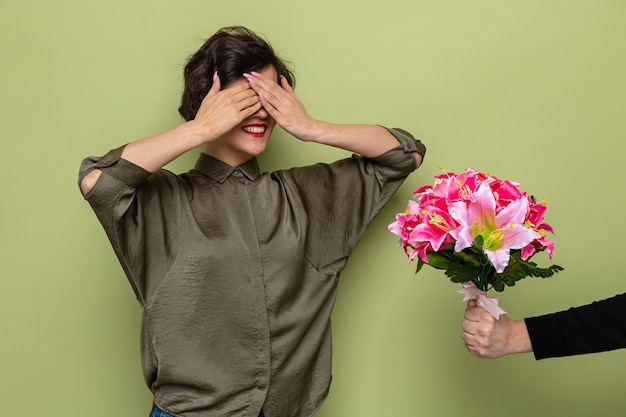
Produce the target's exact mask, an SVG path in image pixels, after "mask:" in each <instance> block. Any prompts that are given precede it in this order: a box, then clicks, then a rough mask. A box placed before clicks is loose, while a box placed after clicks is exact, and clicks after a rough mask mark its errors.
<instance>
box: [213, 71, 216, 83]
mask: <svg viewBox="0 0 626 417" xmlns="http://www.w3.org/2000/svg"><path fill="white" fill-rule="evenodd" d="M216 80H217V71H215V72H214V73H213V81H216Z"/></svg>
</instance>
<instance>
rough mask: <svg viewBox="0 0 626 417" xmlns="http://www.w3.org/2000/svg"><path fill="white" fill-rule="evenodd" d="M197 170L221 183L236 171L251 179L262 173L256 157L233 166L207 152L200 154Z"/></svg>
mask: <svg viewBox="0 0 626 417" xmlns="http://www.w3.org/2000/svg"><path fill="white" fill-rule="evenodd" d="M196 171H199V172H201V173H203V174H204V175H206V176H207V177H210V178H212V179H214V180H215V181H217V182H219V183H220V184H221V183H223V182H224V181H226V179H227V178H228V177H230V176H231V175H232V174H233V173H234V172H241V173H243V175H245V176H246V178H248V179H249V180H255V179H256V178H257V177H258V176H259V175H261V171H260V168H259V163H258V161H257V159H256V158H254V157H253V158H252V159H250V160H249V161H247V162H244V163H243V164H241V165H238V166H236V167H233V166H231V165H228V164H227V163H224V162H222V161H220V160H219V159H216V158H213V157H212V156H209V155H207V154H205V153H202V154H200V157H199V158H198V161H197V162H196Z"/></svg>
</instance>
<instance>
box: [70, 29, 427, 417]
mask: <svg viewBox="0 0 626 417" xmlns="http://www.w3.org/2000/svg"><path fill="white" fill-rule="evenodd" d="M293 85H294V77H293V74H292V73H291V72H290V71H289V70H288V69H287V67H286V65H285V64H284V63H283V62H282V61H281V60H280V59H279V58H278V57H277V56H276V55H275V53H274V51H273V50H272V48H271V46H270V45H269V44H268V43H267V42H266V41H264V40H263V39H262V38H261V37H259V36H258V35H256V34H255V33H253V32H251V31H249V30H248V29H245V28H242V27H230V28H224V29H221V30H219V31H218V32H217V33H216V34H215V35H213V36H212V37H211V38H209V39H208V40H207V41H206V42H205V44H204V45H203V46H202V47H201V48H200V49H199V50H198V51H197V52H196V53H195V54H194V55H193V56H192V57H191V58H190V60H189V62H188V64H187V66H186V67H185V88H184V92H183V98H182V105H181V107H180V109H179V111H180V113H181V115H182V116H183V117H184V118H185V120H186V122H185V123H182V124H181V125H179V126H177V127H175V128H174V129H172V130H170V131H167V132H164V133H161V134H158V135H156V136H153V137H149V138H146V139H141V140H138V141H136V142H132V143H129V144H128V145H126V146H123V147H121V148H119V149H115V150H112V151H110V152H109V153H108V154H106V155H105V156H103V157H101V158H87V159H85V160H84V161H83V164H82V166H81V170H80V175H79V185H80V187H81V190H82V192H83V195H84V197H85V199H86V200H87V201H88V202H89V203H90V205H91V206H92V208H93V209H94V211H95V213H96V215H97V216H98V218H99V220H100V222H101V223H102V225H103V227H104V229H105V231H106V233H107V235H108V237H109V239H110V241H111V244H112V246H113V249H114V250H115V252H116V254H117V256H118V258H119V260H120V263H121V265H122V267H123V269H124V271H125V273H126V275H127V276H128V279H129V281H130V283H131V285H132V286H133V289H134V291H135V294H136V296H137V298H138V301H139V303H140V304H141V306H142V331H141V333H142V334H141V348H142V365H143V372H144V377H145V381H146V383H147V385H148V387H149V388H150V389H151V391H152V392H153V394H154V399H155V405H154V407H153V411H152V414H151V415H153V416H170V415H175V416H179V417H200V416H202V417H205V416H209V415H210V416H213V415H215V416H253V417H256V416H257V415H263V413H265V416H267V417H274V416H289V417H294V416H311V415H313V414H314V413H315V411H316V410H317V409H318V408H319V407H320V406H321V404H322V402H323V401H324V399H325V398H326V395H327V393H328V389H329V385H330V379H331V332H330V314H331V311H332V308H333V304H334V301H335V297H336V291H337V279H338V277H339V274H340V272H341V270H342V269H343V268H344V266H345V264H346V261H347V259H348V257H349V255H350V253H351V252H352V250H353V249H354V247H355V245H356V243H357V242H358V240H359V238H360V237H361V235H362V233H363V232H364V230H365V228H366V227H367V225H368V224H369V223H370V222H371V221H372V219H373V218H374V216H375V215H376V214H377V213H378V212H379V211H380V209H381V208H382V207H383V206H384V205H385V203H386V202H387V201H388V200H389V198H390V197H391V196H392V195H393V193H394V192H395V191H396V190H397V188H398V187H399V186H400V184H401V183H402V182H403V181H404V179H405V178H406V177H407V176H408V175H409V174H410V173H411V172H412V171H413V170H415V169H416V168H417V167H418V166H419V165H420V163H421V161H422V157H423V155H424V153H425V148H424V146H423V145H422V144H421V143H420V142H419V141H418V140H415V139H413V138H412V137H411V136H410V135H409V134H407V133H406V132H404V131H401V130H397V129H386V128H383V127H380V126H373V125H337V124H331V123H326V122H322V121H319V120H316V119H314V118H312V117H311V116H310V115H309V114H308V113H307V112H306V110H305V109H304V107H303V105H302V104H301V102H300V100H299V99H298V97H297V96H296V94H295V93H294V90H293V88H292V86H293ZM276 124H278V125H280V126H281V127H282V128H283V129H284V130H286V131H287V132H288V133H290V134H291V135H293V136H294V137H296V138H298V139H300V140H302V141H310V142H317V143H321V144H326V145H330V146H334V147H338V148H342V149H345V150H348V151H350V152H353V153H356V154H358V155H354V156H353V157H352V158H347V159H344V160H340V161H337V162H335V163H333V164H317V165H313V166H309V167H303V168H292V169H288V170H281V171H277V172H274V173H271V174H261V172H260V171H259V167H258V164H257V160H256V158H255V157H256V156H257V155H259V154H261V153H262V152H263V151H264V150H265V147H266V145H267V142H268V140H269V138H270V136H271V133H272V130H273V128H274V127H275V125H276ZM199 145H204V147H205V149H204V153H203V154H202V155H200V157H199V159H198V162H197V164H196V166H195V169H193V170H191V171H189V172H188V173H186V174H182V175H175V174H173V173H171V172H168V171H166V170H163V169H162V167H163V166H164V165H166V164H167V163H168V162H170V161H172V160H174V159H175V158H177V157H178V156H180V155H182V154H183V153H185V152H187V151H189V150H191V149H194V148H195V147H196V146H199ZM261 410H262V411H261ZM259 413H260V414H259Z"/></svg>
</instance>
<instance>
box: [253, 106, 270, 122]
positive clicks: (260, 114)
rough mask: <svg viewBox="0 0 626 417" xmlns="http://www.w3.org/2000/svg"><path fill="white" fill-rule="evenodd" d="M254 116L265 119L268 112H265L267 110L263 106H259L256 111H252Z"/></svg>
mask: <svg viewBox="0 0 626 417" xmlns="http://www.w3.org/2000/svg"><path fill="white" fill-rule="evenodd" d="M254 116H255V117H259V118H261V119H266V118H267V117H269V113H268V112H267V110H265V107H263V106H261V108H260V109H259V110H257V111H256V113H254Z"/></svg>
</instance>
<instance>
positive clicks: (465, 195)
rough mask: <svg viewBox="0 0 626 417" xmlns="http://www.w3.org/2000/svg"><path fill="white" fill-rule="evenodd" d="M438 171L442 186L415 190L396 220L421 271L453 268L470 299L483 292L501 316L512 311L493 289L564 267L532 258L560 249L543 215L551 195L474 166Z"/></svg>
mask: <svg viewBox="0 0 626 417" xmlns="http://www.w3.org/2000/svg"><path fill="white" fill-rule="evenodd" d="M440 168H441V167H440ZM435 178H436V181H435V185H434V186H429V185H427V186H422V187H419V188H418V189H416V190H415V191H414V194H415V198H414V199H413V200H411V201H409V204H408V206H407V209H406V211H405V212H404V213H398V214H397V215H396V221H395V222H393V223H392V224H390V225H389V230H390V231H391V232H392V233H394V234H396V235H398V236H400V241H399V246H401V247H402V248H403V249H404V252H405V253H406V255H407V256H408V258H409V262H412V261H413V260H414V259H415V257H417V258H418V263H417V271H416V273H417V272H419V271H420V269H421V268H422V266H423V265H424V264H428V265H430V266H431V267H433V268H436V269H443V270H445V274H446V276H448V277H449V278H450V280H451V281H452V282H456V283H462V285H463V287H464V288H463V289H462V290H460V291H459V292H461V293H463V294H464V295H465V299H464V301H465V300H467V299H469V298H471V297H472V296H476V299H477V302H478V304H479V305H481V306H482V307H483V308H485V309H486V310H487V311H489V312H490V313H491V314H493V315H494V317H496V318H499V316H500V314H504V311H503V310H502V309H500V308H499V306H498V304H499V300H498V299H496V298H491V297H487V296H486V292H487V291H488V290H490V289H492V288H493V289H494V290H495V291H498V292H501V291H504V288H505V287H507V286H513V285H515V283H516V282H517V281H519V280H520V279H522V278H526V277H542V278H547V277H550V276H552V275H554V274H555V273H556V272H558V271H561V270H563V268H561V267H560V266H558V265H551V266H549V267H547V268H540V267H538V266H537V264H536V263H534V262H531V261H530V258H531V257H532V256H533V255H535V254H536V253H538V252H541V251H544V250H547V251H548V254H549V256H550V259H552V257H553V255H554V243H553V242H551V241H549V240H547V239H546V232H548V233H554V231H553V229H552V227H551V226H550V225H549V224H547V223H544V222H543V216H544V214H545V212H546V204H545V201H544V202H541V203H537V202H536V201H535V199H534V198H533V197H532V196H529V195H528V194H527V193H525V192H522V191H520V190H519V184H517V183H514V182H511V181H506V180H500V179H498V178H496V177H494V176H491V175H489V173H482V172H479V171H476V170H474V169H471V168H468V169H466V170H465V171H464V172H463V173H461V174H458V175H456V174H454V173H446V172H444V173H443V174H440V175H437V176H435Z"/></svg>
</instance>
